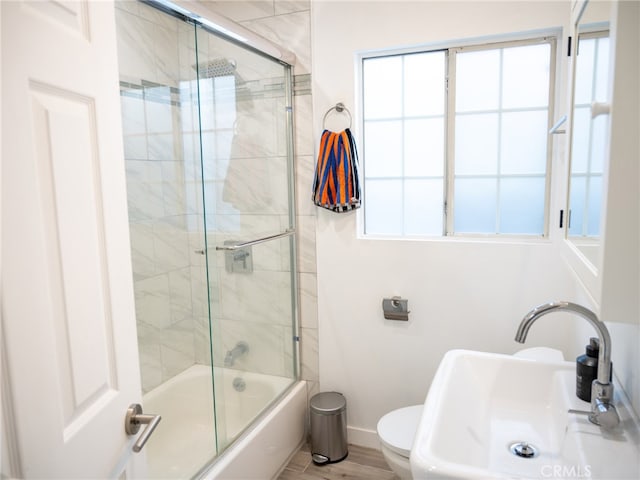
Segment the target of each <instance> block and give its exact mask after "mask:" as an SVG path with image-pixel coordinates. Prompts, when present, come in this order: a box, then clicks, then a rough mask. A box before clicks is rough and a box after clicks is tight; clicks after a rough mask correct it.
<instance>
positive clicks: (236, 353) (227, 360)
mask: <svg viewBox="0 0 640 480" xmlns="http://www.w3.org/2000/svg"><path fill="white" fill-rule="evenodd" d="M248 351H249V344H248V343H247V342H243V341H240V342H238V343H236V346H235V347H233V348H232V349H231V350H227V354H226V355H225V356H224V366H225V367H233V364H234V363H235V361H236V360H237V359H238V357H240V356H242V355H244V354H245V353H247V352H248Z"/></svg>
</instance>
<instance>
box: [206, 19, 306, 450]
mask: <svg viewBox="0 0 640 480" xmlns="http://www.w3.org/2000/svg"><path fill="white" fill-rule="evenodd" d="M197 53H198V63H197V68H198V79H199V82H198V86H199V105H200V145H201V147H202V175H203V178H202V184H203V199H204V216H205V237H206V249H204V252H206V259H207V271H208V278H209V308H210V319H211V330H212V339H213V343H212V358H213V375H214V390H215V392H214V395H215V406H216V437H217V442H218V448H219V450H222V449H224V448H225V447H226V446H227V445H228V444H229V443H230V442H231V441H232V440H233V439H234V438H236V437H237V436H238V435H239V434H240V433H241V432H242V431H243V430H244V429H245V428H246V427H247V426H248V425H249V424H250V423H251V422H252V421H253V419H254V418H255V417H256V416H258V415H259V414H260V413H261V412H262V411H263V410H265V409H266V408H267V407H268V406H269V405H270V404H271V403H272V402H273V401H274V400H275V399H277V398H278V397H279V396H280V395H281V394H282V393H283V392H284V391H285V390H286V389H287V387H288V386H289V385H290V384H291V383H292V382H293V380H294V379H295V378H296V375H297V372H296V367H295V365H296V364H297V362H296V355H297V353H296V350H297V341H296V332H295V327H294V325H295V323H294V316H295V308H296V299H295V292H296V285H295V255H294V252H295V249H294V240H295V236H294V228H295V225H294V218H295V216H294V212H293V202H292V199H293V186H292V185H293V182H292V145H291V144H292V140H291V123H290V122H291V119H290V117H291V88H290V86H291V77H290V75H291V72H290V67H288V66H285V65H283V64H280V63H279V62H276V61H274V60H272V59H270V58H267V57H265V56H263V55H261V54H258V53H256V52H253V51H250V50H247V49H246V48H244V47H241V46H238V45H236V44H234V43H232V42H230V41H227V40H225V39H222V38H220V37H218V36H215V35H213V34H212V33H210V32H208V31H206V30H204V29H202V28H198V30H197Z"/></svg>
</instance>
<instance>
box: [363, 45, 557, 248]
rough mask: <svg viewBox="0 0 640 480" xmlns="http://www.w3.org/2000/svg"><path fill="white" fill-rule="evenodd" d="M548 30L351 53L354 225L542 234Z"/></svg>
mask: <svg viewBox="0 0 640 480" xmlns="http://www.w3.org/2000/svg"><path fill="white" fill-rule="evenodd" d="M554 65H555V39H554V38H542V39H535V40H527V41H517V42H508V43H494V44H490V45H483V46H473V47H456V48H447V49H440V50H435V51H421V52H407V53H395V54H392V55H389V54H385V55H372V56H365V57H363V58H362V94H363V96H362V101H363V108H362V112H363V121H364V128H363V159H364V160H363V170H364V196H365V203H364V222H365V234H367V235H384V236H400V237H422V236H434V235H465V234H483V235H487V234H489V235H495V234H512V235H537V236H541V235H545V233H546V223H547V222H546V217H547V210H548V207H547V204H548V201H547V198H548V189H549V186H548V185H549V181H548V177H549V174H548V173H549V172H548V163H549V161H548V159H549V145H550V142H549V139H548V133H547V132H548V130H549V127H550V125H549V124H550V120H551V111H550V110H551V108H550V107H551V105H550V102H551V100H550V99H551V98H552V94H553V89H552V87H551V86H552V85H553V81H554V78H553V77H554V75H553V73H554Z"/></svg>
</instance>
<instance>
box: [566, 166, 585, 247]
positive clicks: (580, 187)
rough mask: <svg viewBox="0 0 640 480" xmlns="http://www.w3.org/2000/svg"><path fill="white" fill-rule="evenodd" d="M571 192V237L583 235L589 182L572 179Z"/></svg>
mask: <svg viewBox="0 0 640 480" xmlns="http://www.w3.org/2000/svg"><path fill="white" fill-rule="evenodd" d="M570 188H571V189H570V191H569V205H571V221H570V224H569V235H582V234H583V233H582V227H583V223H584V211H585V207H586V206H585V194H586V188H587V180H586V178H585V177H576V176H572V177H571V186H570Z"/></svg>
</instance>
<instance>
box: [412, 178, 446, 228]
mask: <svg viewBox="0 0 640 480" xmlns="http://www.w3.org/2000/svg"><path fill="white" fill-rule="evenodd" d="M443 186H444V182H443V179H442V178H441V179H438V180H406V181H405V196H404V222H405V224H404V233H405V235H442V231H443V221H444V219H443V203H442V202H443Z"/></svg>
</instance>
